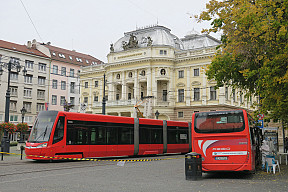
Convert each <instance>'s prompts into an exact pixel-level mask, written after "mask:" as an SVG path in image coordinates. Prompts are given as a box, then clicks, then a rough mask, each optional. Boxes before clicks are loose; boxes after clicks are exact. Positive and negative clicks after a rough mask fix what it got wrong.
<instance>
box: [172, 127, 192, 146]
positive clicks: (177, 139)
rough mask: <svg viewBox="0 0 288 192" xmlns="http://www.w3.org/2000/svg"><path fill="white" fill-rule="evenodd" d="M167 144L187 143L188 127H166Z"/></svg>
mask: <svg viewBox="0 0 288 192" xmlns="http://www.w3.org/2000/svg"><path fill="white" fill-rule="evenodd" d="M167 142H168V144H184V143H189V140H188V127H175V126H168V141H167Z"/></svg>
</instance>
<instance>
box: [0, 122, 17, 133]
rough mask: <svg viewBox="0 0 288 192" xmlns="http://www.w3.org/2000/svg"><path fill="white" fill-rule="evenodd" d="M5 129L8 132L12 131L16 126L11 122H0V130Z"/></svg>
mask: <svg viewBox="0 0 288 192" xmlns="http://www.w3.org/2000/svg"><path fill="white" fill-rule="evenodd" d="M4 129H6V130H7V131H8V132H9V133H14V132H15V130H16V126H15V125H14V124H13V123H9V122H8V123H0V131H4Z"/></svg>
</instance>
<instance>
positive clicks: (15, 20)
mask: <svg viewBox="0 0 288 192" xmlns="http://www.w3.org/2000/svg"><path fill="white" fill-rule="evenodd" d="M0 2H1V7H0V26H1V31H0V39H1V40H4V41H9V42H13V43H17V44H21V45H23V44H27V41H32V40H33V39H36V40H37V41H38V42H43V43H47V42H51V45H53V46H57V47H61V48H64V49H68V50H76V51H78V52H80V53H84V54H89V55H92V56H94V57H96V58H97V59H100V60H101V61H103V62H107V57H106V56H107V54H108V53H109V51H110V49H109V47H110V44H111V43H113V44H114V43H115V42H116V41H117V40H118V39H120V38H121V37H123V36H124V32H129V31H133V30H135V29H136V27H138V28H140V27H145V26H151V25H156V24H158V25H162V26H165V27H167V28H169V29H171V33H172V34H174V35H176V36H177V37H179V38H183V37H184V36H185V35H186V34H187V33H188V32H189V31H191V30H192V29H194V30H196V31H198V32H200V31H201V30H202V29H203V28H209V27H210V23H208V22H202V23H197V22H196V20H195V19H193V17H192V18H191V16H192V15H198V14H199V13H200V12H201V11H204V10H205V6H206V3H207V2H209V0H178V1H171V0H170V1H169V0H9V1H8V0H0ZM27 12H28V14H27ZM28 15H29V16H28ZM31 20H32V21H31ZM35 28H36V29H35ZM210 35H211V36H213V37H216V38H218V39H219V37H218V36H219V35H217V34H210Z"/></svg>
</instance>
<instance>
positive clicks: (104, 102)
mask: <svg viewBox="0 0 288 192" xmlns="http://www.w3.org/2000/svg"><path fill="white" fill-rule="evenodd" d="M105 86H106V79H105V73H104V85H103V101H102V114H103V115H105V107H106V97H105Z"/></svg>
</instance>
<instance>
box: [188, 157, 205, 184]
mask: <svg viewBox="0 0 288 192" xmlns="http://www.w3.org/2000/svg"><path fill="white" fill-rule="evenodd" d="M185 176H186V180H200V179H202V158H201V154H199V153H195V152H191V153H187V154H186V155H185Z"/></svg>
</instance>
